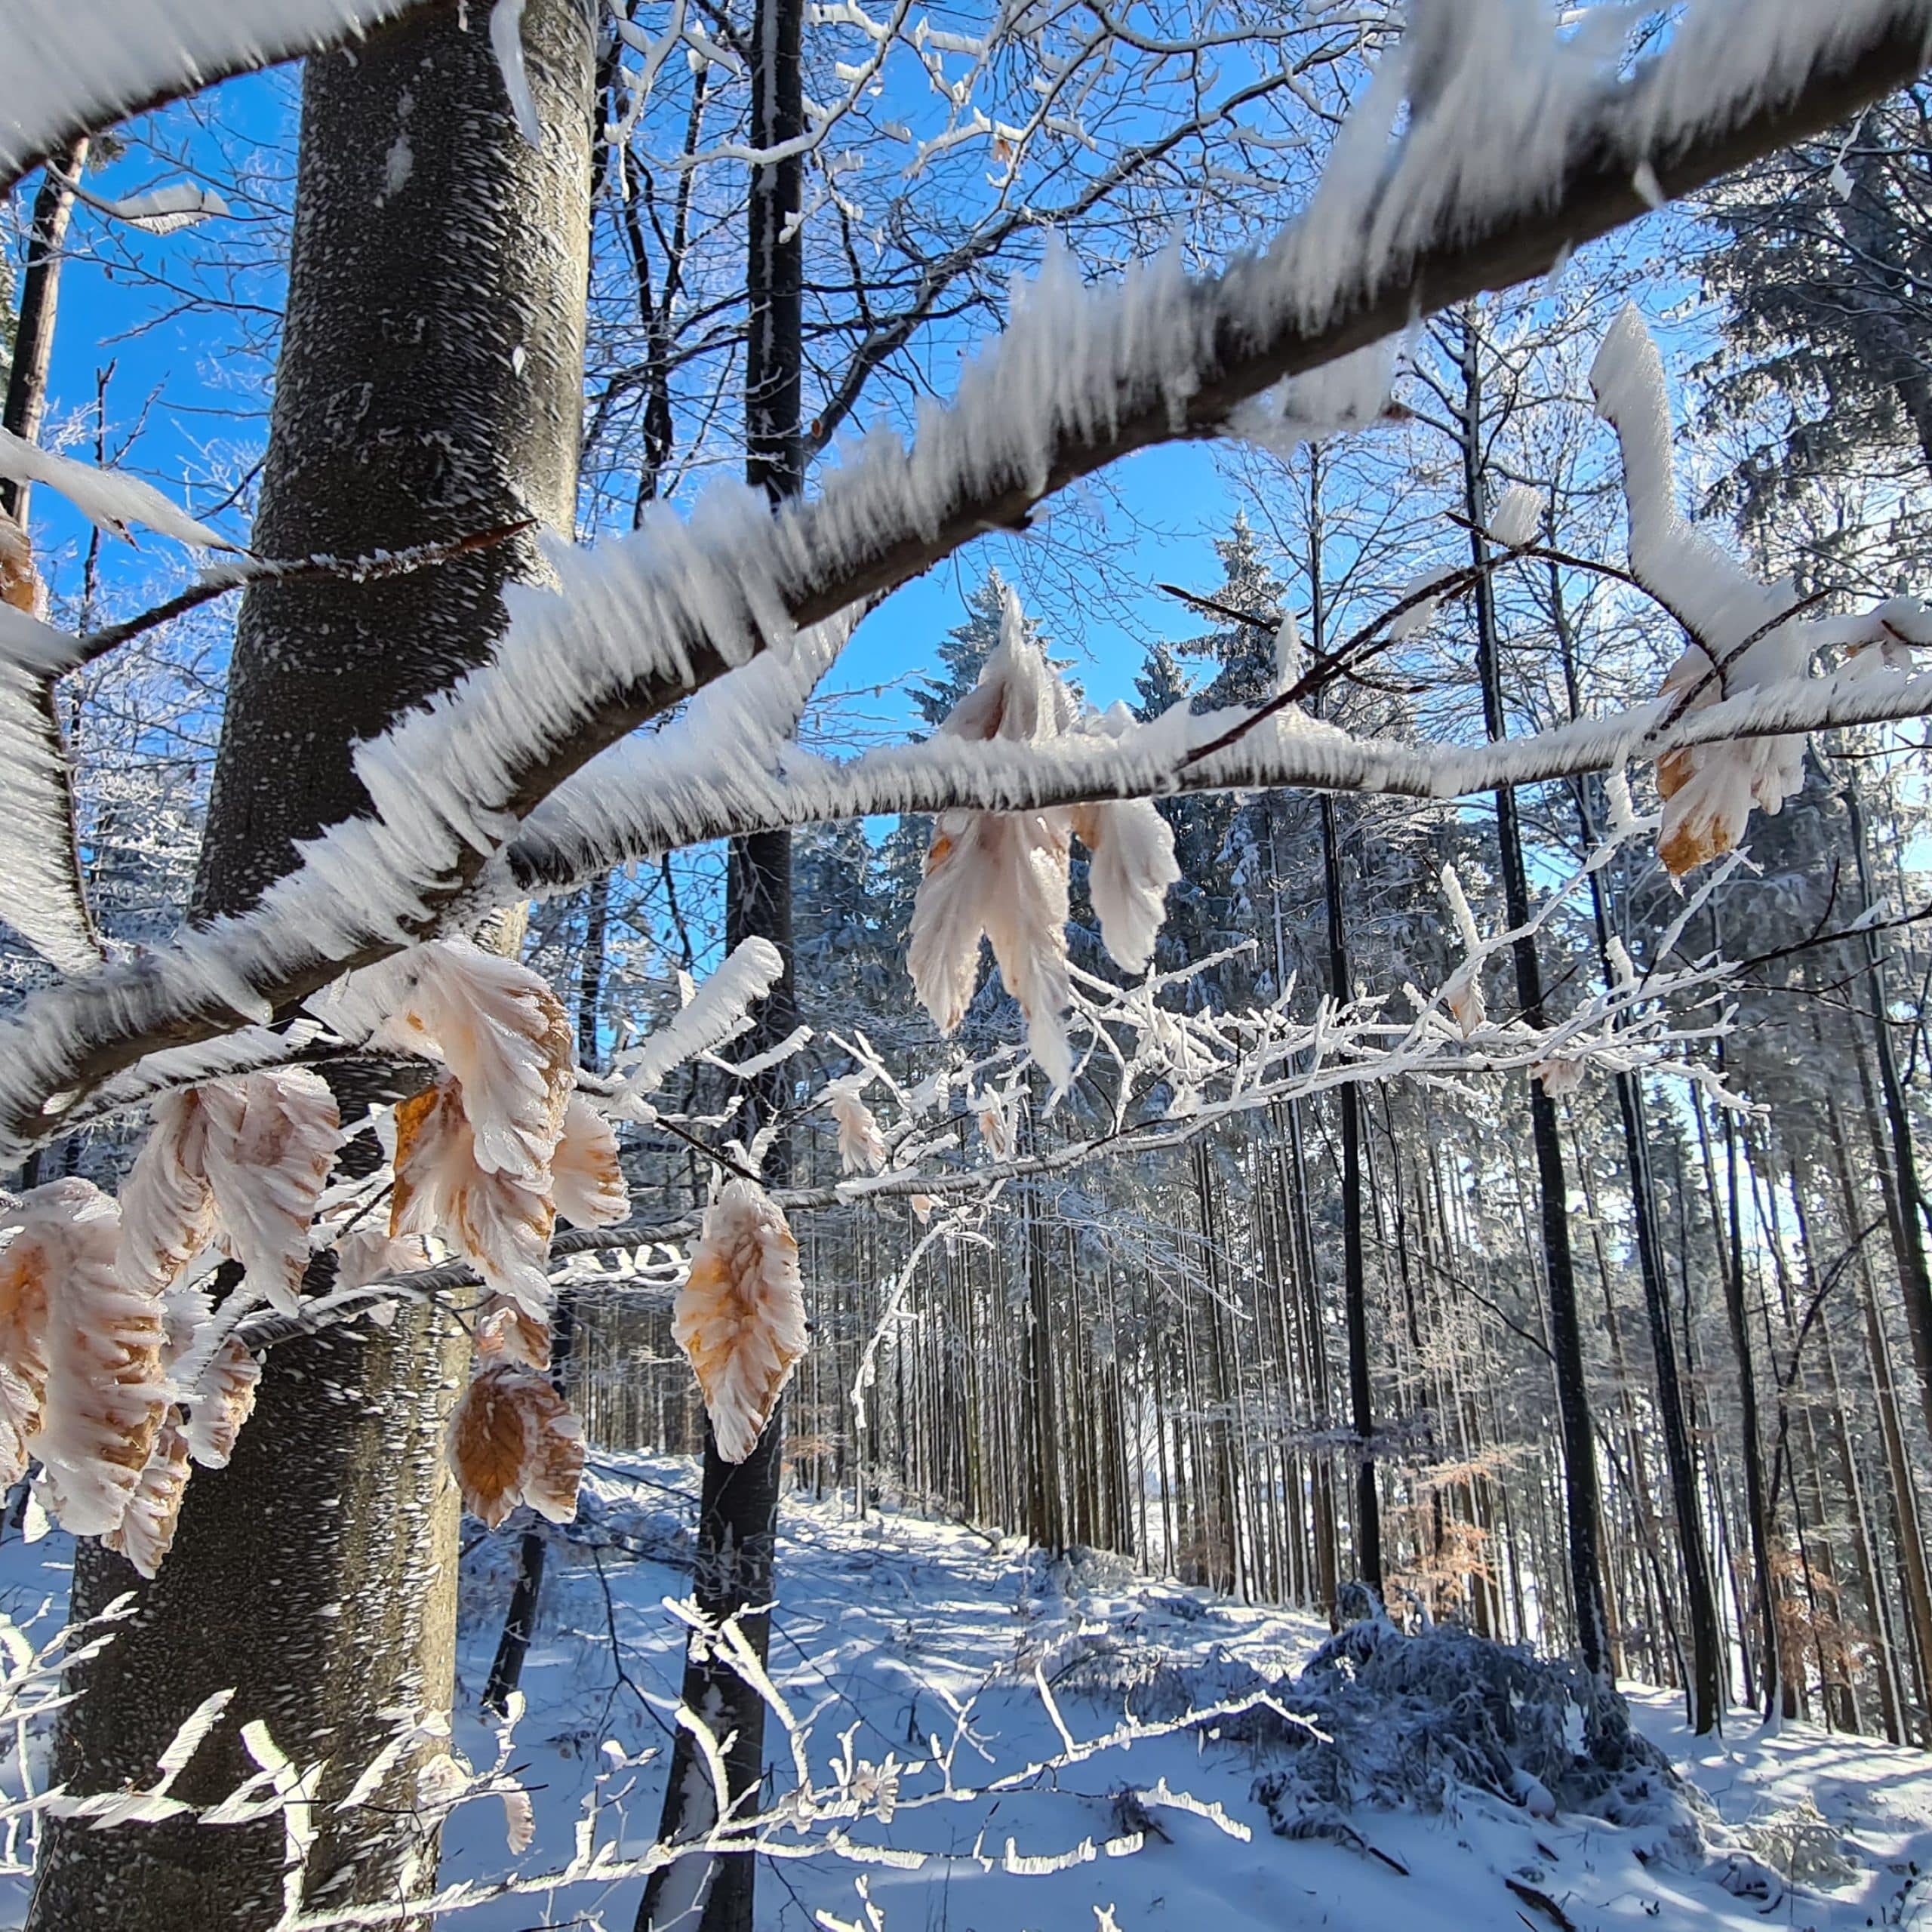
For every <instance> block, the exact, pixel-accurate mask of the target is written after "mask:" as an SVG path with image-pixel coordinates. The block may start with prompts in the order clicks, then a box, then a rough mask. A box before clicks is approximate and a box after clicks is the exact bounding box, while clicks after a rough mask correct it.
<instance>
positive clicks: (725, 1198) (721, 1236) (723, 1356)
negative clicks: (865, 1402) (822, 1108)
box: [671, 1180, 807, 1463]
mask: <svg viewBox="0 0 1932 1932" xmlns="http://www.w3.org/2000/svg"><path fill="white" fill-rule="evenodd" d="M671 1334H672V1338H673V1339H674V1340H675V1341H676V1343H677V1344H678V1347H679V1348H681V1349H683V1350H684V1352H685V1354H686V1355H688V1356H689V1357H690V1358H691V1367H692V1368H693V1370H694V1371H696V1374H697V1380H698V1387H699V1388H700V1389H701V1390H702V1391H703V1395H704V1407H705V1412H706V1414H707V1415H709V1417H710V1418H711V1426H712V1432H713V1433H714V1434H715V1435H716V1437H717V1439H718V1454H719V1455H721V1457H723V1458H724V1460H725V1461H726V1462H728V1463H742V1462H743V1461H744V1460H745V1459H746V1457H748V1456H749V1455H750V1454H751V1453H752V1450H753V1449H755V1447H757V1446H758V1438H759V1436H760V1435H762V1434H763V1433H764V1426H765V1424H766V1423H768V1422H769V1421H770V1420H771V1412H772V1411H773V1410H774V1408H776V1407H777V1405H778V1398H779V1397H780V1395H781V1394H783V1392H784V1388H785V1384H786V1382H787V1381H788V1380H789V1379H790V1377H791V1374H792V1369H793V1367H795V1365H796V1364H797V1362H798V1358H799V1357H800V1356H801V1355H803V1354H804V1352H805V1346H806V1341H807V1331H806V1324H805V1299H804V1284H802V1283H801V1281H800V1280H799V1278H798V1243H797V1242H796V1241H795V1240H793V1239H792V1231H791V1229H789V1227H788V1226H786V1223H785V1217H784V1215H783V1214H782V1213H781V1212H780V1210H779V1208H778V1207H777V1204H776V1203H775V1202H774V1201H772V1199H771V1197H770V1196H769V1195H767V1194H766V1193H765V1192H764V1189H762V1188H761V1187H759V1186H758V1185H757V1184H756V1183H755V1182H752V1181H748V1180H734V1181H731V1182H728V1183H727V1184H726V1186H725V1187H724V1191H723V1192H721V1194H720V1195H718V1198H717V1199H716V1200H715V1201H713V1202H712V1204H711V1206H710V1207H709V1208H708V1209H706V1211H705V1217H704V1231H703V1235H702V1236H701V1237H700V1239H699V1241H698V1244H697V1247H695V1248H694V1249H693V1250H692V1251H691V1272H690V1274H689V1275H688V1276H687V1277H686V1278H685V1284H684V1286H683V1287H681V1289H679V1290H678V1299H677V1303H676V1306H675V1308H674V1309H673V1310H672V1317H671Z"/></svg>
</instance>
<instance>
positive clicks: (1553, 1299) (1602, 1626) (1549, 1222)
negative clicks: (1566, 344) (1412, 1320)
mask: <svg viewBox="0 0 1932 1932" xmlns="http://www.w3.org/2000/svg"><path fill="white" fill-rule="evenodd" d="M1462 374H1463V407H1464V412H1465V413H1464V418H1463V424H1462V438H1461V441H1462V446H1463V448H1462V455H1463V497H1464V512H1465V514H1466V515H1467V516H1468V518H1469V522H1470V533H1469V543H1470V548H1471V552H1472V557H1473V559H1474V561H1475V562H1476V563H1477V564H1478V565H1480V564H1481V563H1482V562H1483V561H1484V560H1485V558H1486V557H1487V553H1488V545H1487V541H1486V540H1485V539H1484V537H1483V534H1482V528H1481V525H1482V516H1483V509H1484V506H1483V501H1482V448H1481V430H1482V371H1481V363H1480V361H1479V360H1478V338H1477V334H1476V329H1475V319H1474V317H1473V315H1471V314H1469V312H1465V314H1464V316H1463V370H1462ZM1475 603H1476V623H1477V630H1478V651H1479V654H1480V657H1481V676H1482V697H1483V718H1484V723H1485V724H1486V725H1487V729H1488V732H1489V736H1490V737H1491V739H1492V740H1501V739H1503V738H1504V737H1507V736H1508V735H1509V726H1508V722H1507V720H1506V717H1505V715H1504V712H1503V669H1502V662H1501V653H1500V648H1499V647H1500V641H1501V640H1500V638H1499V637H1498V635H1497V623H1496V602H1495V599H1494V596H1493V595H1491V587H1490V580H1489V577H1488V575H1487V573H1484V574H1482V575H1481V576H1479V577H1478V578H1477V580H1476V586H1475ZM1496 829H1497V841H1498V843H1499V845H1500V851H1501V854H1502V860H1503V904H1504V907H1505V909H1506V914H1507V916H1508V918H1509V923H1510V924H1511V925H1512V927H1521V926H1522V925H1524V924H1527V921H1528V919H1529V916H1530V892H1529V881H1528V878H1527V874H1526V872H1524V865H1523V839H1522V829H1521V823H1520V821H1519V820H1518V814H1517V810H1516V795H1515V792H1514V791H1513V790H1512V789H1510V787H1509V786H1503V788H1502V789H1500V790H1499V791H1498V792H1497V794H1496ZM1513 950H1514V954H1515V968H1516V997H1517V1003H1518V1005H1519V1006H1520V1007H1521V1009H1522V1017H1523V1018H1524V1020H1526V1021H1527V1023H1529V1024H1530V1025H1531V1026H1543V1024H1544V1023H1545V1015H1544V1011H1543V969H1542V965H1541V963H1540V961H1539V960H1538V958H1537V946H1536V941H1535V940H1534V938H1533V937H1524V938H1522V939H1520V940H1518V941H1517V942H1516V944H1515V948H1514V949H1513ZM1529 1100H1530V1137H1531V1142H1532V1143H1533V1146H1534V1151H1535V1154H1536V1163H1537V1192H1538V1193H1539V1195H1540V1197H1541V1205H1542V1234H1543V1269H1544V1274H1545V1277H1546V1287H1547V1292H1548V1294H1549V1334H1550V1348H1551V1352H1552V1357H1553V1360H1554V1367H1555V1380H1556V1404H1557V1411H1558V1423H1559V1424H1560V1427H1561V1437H1562V1446H1563V1487H1564V1517H1565V1543H1566V1548H1567V1554H1568V1557H1569V1570H1570V1583H1571V1592H1572V1595H1573V1596H1574V1600H1575V1610H1576V1619H1577V1645H1578V1647H1579V1648H1580V1651H1582V1653H1583V1663H1584V1667H1585V1668H1586V1669H1588V1670H1589V1671H1591V1672H1593V1673H1595V1674H1597V1675H1604V1674H1605V1673H1607V1672H1608V1670H1609V1668H1610V1632H1609V1620H1608V1617H1607V1614H1606V1613H1605V1611H1604V1599H1603V1583H1602V1566H1601V1562H1600V1561H1599V1559H1598V1550H1599V1547H1600V1546H1601V1540H1602V1509H1601V1501H1600V1499H1599V1496H1598V1483H1597V1463H1596V1437H1595V1430H1594V1429H1593V1427H1592V1423H1591V1420H1590V1402H1589V1386H1588V1383H1587V1382H1586V1380H1585V1377H1584V1372H1583V1327H1582V1324H1581V1321H1580V1318H1579V1317H1578V1314H1577V1274H1576V1266H1575V1263H1574V1260H1572V1257H1571V1252H1570V1201H1569V1183H1568V1180H1567V1177H1566V1175H1565V1174H1564V1166H1563V1146H1562V1143H1561V1140H1560V1139H1559V1138H1558V1131H1557V1121H1556V1103H1555V1101H1553V1100H1552V1099H1551V1098H1550V1097H1549V1094H1548V1093H1547V1092H1546V1091H1545V1090H1544V1088H1543V1083H1542V1081H1540V1080H1532V1081H1531V1082H1530V1093H1529Z"/></svg>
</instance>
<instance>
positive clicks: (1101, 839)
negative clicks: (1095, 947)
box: [1071, 798, 1180, 973]
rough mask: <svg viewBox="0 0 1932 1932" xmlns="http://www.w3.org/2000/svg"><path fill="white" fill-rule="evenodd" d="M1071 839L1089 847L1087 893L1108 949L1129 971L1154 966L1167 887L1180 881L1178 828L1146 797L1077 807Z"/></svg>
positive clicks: (1072, 815) (1164, 910)
mask: <svg viewBox="0 0 1932 1932" xmlns="http://www.w3.org/2000/svg"><path fill="white" fill-rule="evenodd" d="M1071 817H1072V825H1073V835H1074V836H1075V838H1078V840H1079V841H1080V842H1081V844H1083V845H1084V846H1085V847H1086V848H1087V851H1088V857H1089V859H1090V860H1091V863H1090V864H1089V866H1088V869H1087V894H1088V897H1089V898H1090V899H1091V900H1092V901H1093V903H1094V913H1095V915H1096V916H1097V918H1099V920H1100V937H1101V939H1102V940H1103V941H1104V942H1105V943H1106V949H1107V950H1108V951H1109V952H1110V953H1112V955H1113V956H1114V958H1115V959H1116V960H1117V961H1119V963H1120V964H1121V965H1123V966H1124V967H1125V968H1127V970H1128V971H1129V972H1130V973H1144V972H1145V971H1146V970H1147V968H1148V967H1149V965H1151V964H1152V963H1153V958H1154V943H1155V940H1158V938H1159V937H1160V936H1161V924H1162V922H1163V921H1164V920H1165V918H1167V912H1168V887H1169V886H1171V885H1172V884H1174V882H1175V881H1177V879H1178V878H1180V866H1179V865H1178V864H1177V863H1176V861H1175V859H1174V827H1173V826H1171V825H1170V824H1168V822H1167V820H1165V819H1164V818H1163V817H1161V814H1160V813H1159V812H1158V811H1157V810H1156V809H1155V806H1154V804H1152V801H1150V800H1149V799H1146V798H1124V799H1117V800H1113V801H1109V802H1106V803H1103V804H1096V805H1075V807H1074V808H1073V809H1072V814H1071Z"/></svg>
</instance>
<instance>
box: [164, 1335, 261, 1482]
mask: <svg viewBox="0 0 1932 1932" xmlns="http://www.w3.org/2000/svg"><path fill="white" fill-rule="evenodd" d="M261 1380H262V1364H261V1363H260V1361H257V1359H256V1358H255V1357H254V1355H252V1354H251V1352H249V1351H248V1349H246V1348H245V1347H244V1346H242V1343H240V1342H238V1341H236V1340H234V1339H233V1338H232V1337H230V1338H229V1340H227V1341H225V1342H223V1343H222V1344H221V1346H220V1347H219V1348H218V1349H216V1350H215V1352H214V1354H213V1355H211V1356H210V1357H209V1358H208V1364H207V1366H206V1367H205V1368H203V1369H202V1372H201V1374H199V1375H198V1377H196V1378H195V1386H194V1387H193V1388H192V1389H190V1390H189V1391H188V1392H187V1393H186V1402H187V1416H186V1420H185V1421H183V1423H182V1426H181V1429H182V1435H183V1440H184V1441H186V1444H187V1446H188V1454H189V1455H190V1456H192V1457H193V1458H194V1460H195V1461H196V1462H197V1463H199V1464H200V1465H201V1466H202V1468H203V1469H226V1468H227V1466H228V1463H229V1457H232V1455H233V1454H234V1453H235V1438H237V1437H238V1435H240V1434H241V1433H242V1428H243V1426H244V1425H245V1423H247V1421H248V1418H249V1417H251V1415H253V1414H254V1412H255V1395H256V1392H257V1389H259V1388H260V1385H261Z"/></svg>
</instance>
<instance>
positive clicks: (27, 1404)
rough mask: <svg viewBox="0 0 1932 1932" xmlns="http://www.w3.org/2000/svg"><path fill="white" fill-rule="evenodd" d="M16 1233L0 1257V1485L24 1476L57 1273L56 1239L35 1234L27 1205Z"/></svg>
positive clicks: (39, 1406) (40, 1401)
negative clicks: (49, 1306)
mask: <svg viewBox="0 0 1932 1932" xmlns="http://www.w3.org/2000/svg"><path fill="white" fill-rule="evenodd" d="M31 1199H32V1196H30V1195H29V1196H28V1197H27V1200H26V1201H23V1202H22V1203H21V1207H22V1212H21V1213H20V1215H19V1216H18V1217H17V1220H18V1223H19V1225H20V1232H19V1233H18V1234H17V1235H15V1236H14V1238H13V1241H11V1243H10V1244H8V1247H7V1248H6V1249H5V1251H4V1252H0V1483H4V1484H5V1486H6V1487H8V1488H11V1487H12V1486H13V1485H14V1484H15V1483H17V1482H18V1481H20V1478H21V1477H22V1476H23V1475H26V1469H27V1462H28V1451H27V1444H28V1442H29V1441H30V1440H31V1439H32V1437H33V1435H35V1432H37V1431H38V1429H39V1427H40V1418H41V1414H42V1410H43V1409H44V1407H45V1404H46V1401H47V1309H48V1293H49V1290H50V1287H51V1285H52V1284H53V1282H54V1278H55V1277H56V1275H57V1272H58V1271H59V1268H60V1261H59V1259H58V1247H59V1244H60V1236H59V1234H58V1224H56V1228H55V1232H54V1240H53V1241H52V1242H50V1239H49V1236H48V1233H47V1232H43V1231H41V1230H38V1229H37V1228H36V1225H35V1220H34V1219H33V1217H32V1213H31V1211H30V1210H29V1209H28V1207H27V1201H30V1200H31Z"/></svg>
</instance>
